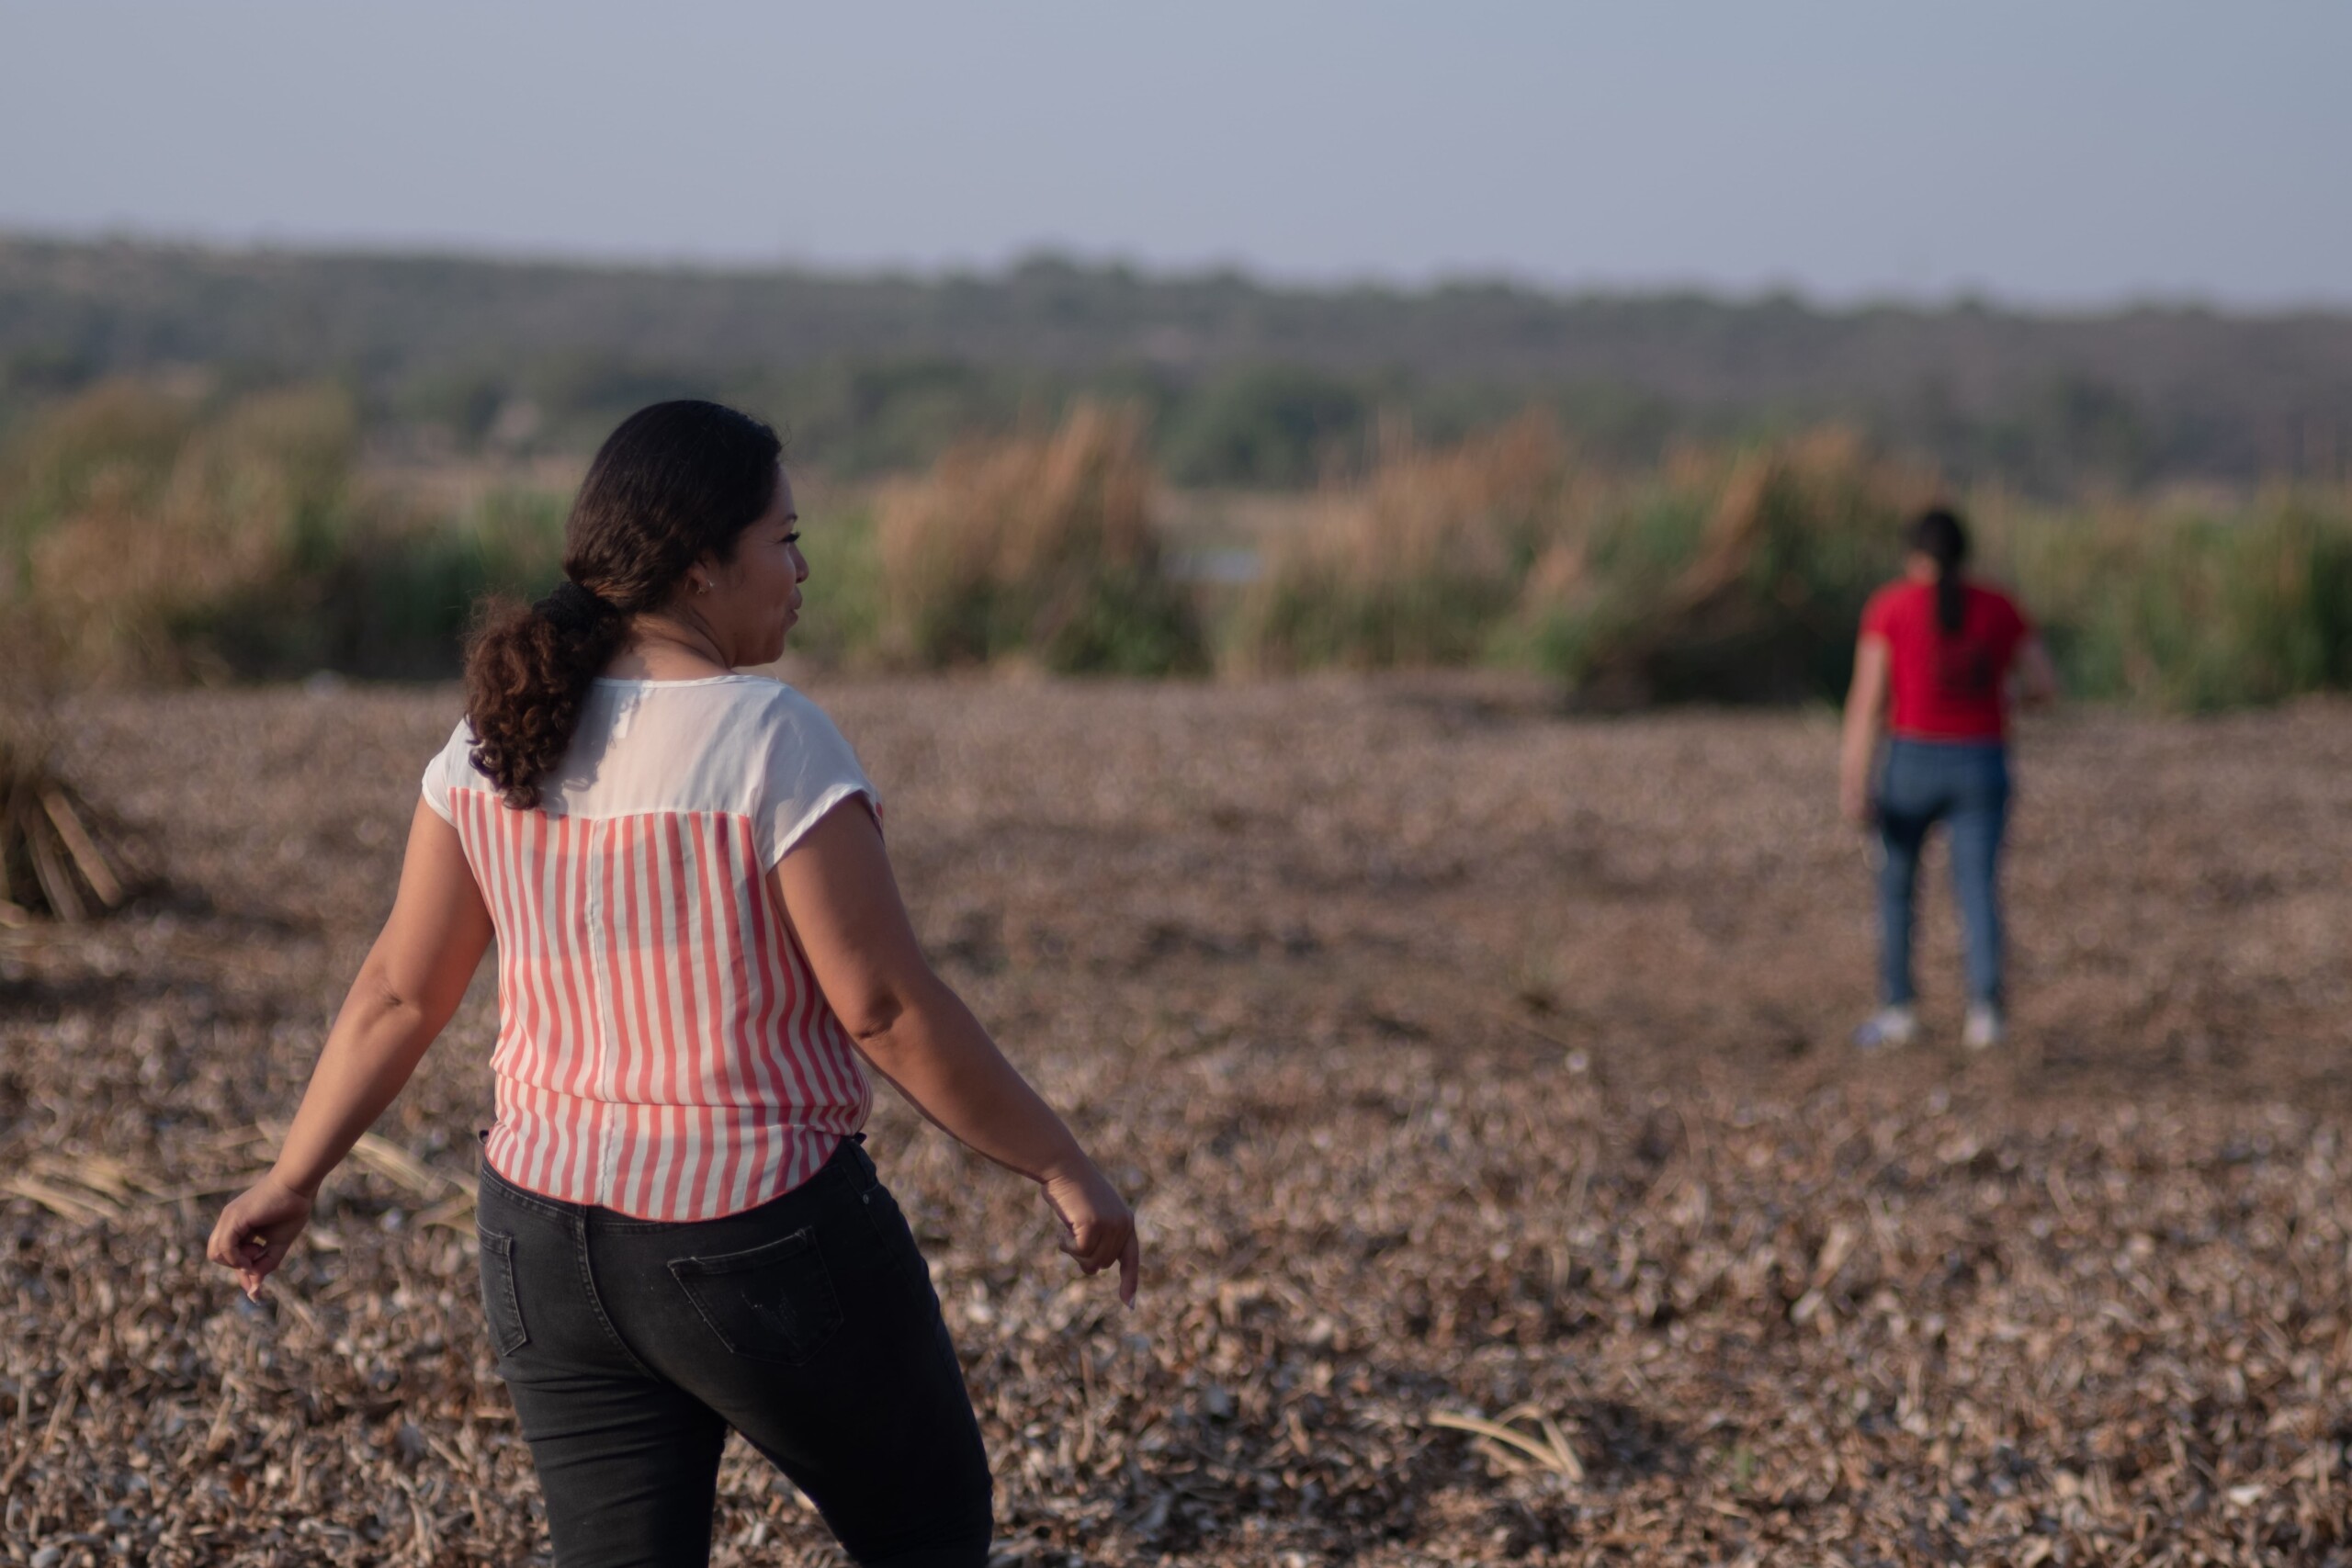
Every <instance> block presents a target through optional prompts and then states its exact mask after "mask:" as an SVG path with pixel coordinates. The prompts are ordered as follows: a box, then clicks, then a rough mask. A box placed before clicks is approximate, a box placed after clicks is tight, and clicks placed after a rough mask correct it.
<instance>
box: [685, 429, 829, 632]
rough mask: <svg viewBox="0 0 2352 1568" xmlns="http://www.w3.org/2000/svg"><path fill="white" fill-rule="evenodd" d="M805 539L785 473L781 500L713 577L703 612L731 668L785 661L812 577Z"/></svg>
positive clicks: (780, 479)
mask: <svg viewBox="0 0 2352 1568" xmlns="http://www.w3.org/2000/svg"><path fill="white" fill-rule="evenodd" d="M799 538H800V513H799V511H798V509H797V507H796V506H795V505H794V503H793V499H792V480H791V479H790V478H789V477H787V476H786V473H785V471H784V470H783V469H782V468H777V469H776V476H775V498H774V499H773V500H772V501H770V502H768V509H767V510H766V511H765V512H763V513H761V514H760V516H759V519H758V520H757V521H756V522H754V523H752V525H751V526H750V527H748V528H746V529H744V530H743V532H742V534H741V536H740V537H739V538H738V540H737V541H736V546H735V558H734V559H733V560H732V561H730V562H729V563H728V565H727V566H726V567H725V568H723V569H721V570H718V571H716V572H714V573H712V581H711V592H710V601H711V602H710V604H708V605H707V606H705V607H704V608H703V613H704V615H705V616H706V617H707V619H708V620H709V621H710V622H711V623H713V625H714V626H715V627H716V628H717V629H718V630H719V631H720V633H721V635H722V636H723V637H724V638H725V640H726V643H727V645H728V650H729V655H730V657H729V660H728V662H729V664H730V665H735V666H739V667H740V666H742V665H750V664H767V663H771V662H773V661H774V660H777V659H779V658H782V657H783V655H784V639H785V637H786V634H788V633H789V632H790V631H791V630H792V627H793V624H794V623H795V622H797V621H798V620H799V619H800V585H801V583H803V582H805V581H808V578H809V560H808V558H807V557H805V556H803V555H802V554H801V553H800V545H799V543H798V541H799Z"/></svg>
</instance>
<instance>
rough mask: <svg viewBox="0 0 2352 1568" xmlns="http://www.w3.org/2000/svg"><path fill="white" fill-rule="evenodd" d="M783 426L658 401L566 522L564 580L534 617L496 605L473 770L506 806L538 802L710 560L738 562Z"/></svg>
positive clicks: (589, 482) (604, 456)
mask: <svg viewBox="0 0 2352 1568" xmlns="http://www.w3.org/2000/svg"><path fill="white" fill-rule="evenodd" d="M783 455H784V446H783V443H782V442H780V441H778V440H777V439H776V434H775V431H773V430H771V429H769V428H768V427H767V426H766V425H764V424H763V423H760V422H759V421H758V420H756V419H753V418H752V417H751V416H750V415H748V414H741V413H737V412H735V411H734V410H733V409H729V408H722V407H720V406H719V405H718V404H717V403H706V402H696V401H692V400H682V401H678V402H670V403H655V404H654V405H653V406H652V407H650V408H646V409H639V411H638V412H635V413H633V414H631V415H629V416H628V418H627V419H625V420H623V421H622V422H621V424H620V428H619V429H617V430H616V431H614V432H613V433H612V434H611V435H609V436H607V437H606V438H605V445H604V446H602V447H601V448H599V449H598V451H597V453H596V460H595V461H594V462H593V463H591V464H590V465H589V466H588V477H587V478H586V479H583V480H582V481H581V485H580V494H579V496H578V497H577V498H576V499H575V500H574V501H573V502H572V503H571V517H570V518H569V519H567V520H566V522H565V523H564V525H563V575H564V581H562V582H561V583H560V584H558V585H557V587H556V590H555V592H552V593H550V594H548V596H547V597H546V598H544V599H542V600H540V601H539V602H538V603H537V604H533V605H531V606H529V607H528V608H527V609H526V608H525V607H524V606H522V605H520V604H515V602H514V601H512V600H506V601H503V602H502V601H492V603H491V604H488V605H487V606H486V608H485V610H484V613H483V616H482V621H481V629H480V630H479V631H477V632H476V633H475V634H474V637H473V642H472V646H471V647H470V648H469V649H468V650H467V654H466V718H467V720H468V721H469V723H470V724H471V725H472V727H473V732H474V749H473V752H472V757H473V763H474V766H476V767H477V768H480V769H481V771H482V772H483V773H486V774H488V775H489V776H490V778H491V779H492V781H494V782H495V783H496V784H497V785H498V789H499V793H500V795H502V796H503V798H504V800H505V802H506V804H507V805H508V806H510V807H514V808H515V809H516V810H518V811H527V810H530V809H532V808H533V807H537V805H538V804H539V781H540V780H542V779H544V778H545V777H546V776H547V775H548V773H549V772H551V771H552V770H553V769H554V768H555V766H556V765H557V764H558V763H559V762H560V761H563V754H564V752H565V751H567V750H570V749H571V737H572V732H573V731H574V730H575V729H577V728H579V726H580V705H581V703H582V701H583V700H584V699H585V698H586V697H587V694H588V687H589V683H590V682H593V681H594V680H595V678H596V676H597V675H598V673H599V672H601V671H603V670H604V668H605V666H606V665H607V664H609V663H611V662H612V660H613V656H614V655H615V654H616V653H618V652H619V651H620V649H621V646H622V644H623V643H624V642H626V641H627V640H628V627H629V617H631V616H632V615H639V614H642V613H644V612H647V611H650V610H658V609H660V608H661V607H662V605H663V604H667V603H668V602H669V599H670V596H671V595H672V594H673V592H676V590H677V586H678V583H679V581H681V580H682V579H683V578H684V576H685V574H686V569H687V568H688V567H690V566H692V565H693V564H694V563H695V561H697V560H699V559H701V558H703V557H704V556H706V555H707V556H711V557H715V558H717V559H718V560H720V561H722V562H723V561H729V560H732V559H733V558H734V556H735V547H736V544H737V542H738V541H739V540H740V539H741V537H742V533H743V530H744V529H745V528H747V527H749V526H750V525H752V523H753V522H755V521H757V520H758V518H759V516H760V514H761V513H763V512H765V511H766V510H767V509H768V505H769V503H770V502H773V501H774V500H775V485H776V472H777V469H776V465H777V463H778V461H779V460H780V459H781V458H782V457H783Z"/></svg>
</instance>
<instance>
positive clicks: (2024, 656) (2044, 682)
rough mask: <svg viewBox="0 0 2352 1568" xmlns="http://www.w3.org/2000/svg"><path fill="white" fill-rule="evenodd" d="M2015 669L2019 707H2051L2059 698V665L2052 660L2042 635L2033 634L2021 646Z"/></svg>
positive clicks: (2019, 645)
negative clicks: (2035, 635)
mask: <svg viewBox="0 0 2352 1568" xmlns="http://www.w3.org/2000/svg"><path fill="white" fill-rule="evenodd" d="M2014 668H2015V671H2016V674H2015V680H2016V682H2017V694H2018V705H2019V706H2021V707H2030V708H2040V707H2048V706H2049V705H2051V704H2052V703H2054V702H2056V701H2057V700H2058V698H2059V695H2060V686H2059V682H2058V666H2057V665H2055V664H2053V663H2052V662H2051V660H2050V649H2049V648H2048V646H2047V645H2045V644H2044V643H2043V642H2042V640H2041V638H2040V637H2028V638H2026V639H2025V641H2023V642H2021V643H2019V644H2018V657H2017V663H2016V665H2015V666H2014Z"/></svg>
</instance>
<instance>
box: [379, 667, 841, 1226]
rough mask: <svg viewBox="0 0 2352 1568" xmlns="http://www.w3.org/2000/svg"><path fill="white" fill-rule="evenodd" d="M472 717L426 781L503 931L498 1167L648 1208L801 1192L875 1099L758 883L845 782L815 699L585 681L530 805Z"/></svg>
mask: <svg viewBox="0 0 2352 1568" xmlns="http://www.w3.org/2000/svg"><path fill="white" fill-rule="evenodd" d="M472 744H473V734H472V731H471V729H470V728H469V727H468V726H467V725H465V724H464V723H462V722H460V723H459V724H458V728H457V730H456V732H455V733H453V734H452V735H451V736H450V738H449V743H448V745H447V746H446V747H445V748H443V750H442V751H441V754H440V755H439V756H437V757H435V759H434V760H433V761H432V763H431V764H430V765H429V766H428V767H427V768H426V769H425V773H424V798H425V802H426V804H427V805H429V806H431V807H433V809H434V810H435V811H437V812H439V813H440V814H441V815H442V816H443V817H445V818H447V819H448V820H449V822H450V823H451V825H452V826H454V827H455V828H456V829H458V839H459V840H460V841H461V842H462V843H463V844H464V846H465V852H466V860H467V863H469V865H470V866H471V867H472V868H473V874H474V878H475V880H476V881H477V882H479V883H480V884H481V891H482V897H483V900H484V901H485V902H486V903H487V904H488V905H489V907H490V913H491V919H492V922H493V923H494V924H495V926H496V928H497V933H498V1012H499V1027H498V1043H497V1047H496V1050H495V1051H494V1053H493V1054H492V1059H491V1065H492V1073H493V1075H494V1077H495V1078H496V1080H497V1108H498V1117H497V1124H496V1125H495V1126H494V1127H493V1128H492V1131H491V1134H490V1139H489V1147H488V1157H489V1160H490V1163H491V1167H492V1169H494V1170H496V1171H497V1172H498V1174H499V1175H500V1176H502V1177H503V1178H505V1179H507V1180H509V1181H511V1182H513V1183H515V1185H516V1186H518V1187H521V1188H524V1189H526V1190H529V1191H533V1192H538V1193H542V1194H545V1195H546V1196H548V1197H550V1198H559V1199H562V1200H565V1201H570V1202H574V1203H593V1204H596V1205H599V1206H601V1207H604V1208H607V1209H613V1210H617V1211H618V1212H620V1213H624V1214H629V1215H633V1216H635V1217H637V1218H640V1219H651V1220H706V1219H715V1218H718V1216H721V1215H725V1214H731V1213H738V1212H740V1211H741V1210H744V1209H748V1208H752V1207H753V1206H755V1205H757V1204H760V1203H763V1202H766V1201H769V1200H770V1199H772V1198H775V1197H777V1196H778V1195H780V1194H782V1193H785V1192H788V1191H790V1190H792V1189H793V1188H795V1187H797V1186H798V1185H799V1184H800V1183H801V1182H803V1181H805V1180H807V1179H809V1177H811V1176H813V1175H815V1174H816V1173H817V1170H818V1168H820V1167H821V1166H822V1165H823V1164H824V1163H825V1161H826V1160H827V1159H828V1158H829V1157H831V1155H832V1152H833V1150H834V1147H835V1146H836V1145H838V1144H839V1143H840V1142H841V1140H842V1138H844V1137H846V1136H847V1135H848V1134H852V1133H854V1132H856V1131H857V1130H858V1128H859V1127H861V1126H863V1125H864V1124H865V1115H866V1111H868V1109H869V1108H870V1107H871V1106H872V1104H873V1098H874V1096H873V1089H872V1088H871V1086H870V1085H869V1084H868V1083H867V1081H866V1077H865V1070H864V1068H863V1067H862V1066H861V1065H860V1063H859V1061H858V1057H857V1053H856V1051H855V1049H854V1047H853V1046H852V1044H851V1043H850V1038H849V1033H848V1032H847V1031H846V1030H845V1029H843V1028H842V1023H841V1021H840V1020H839V1019H838V1018H836V1017H835V1016H834V1015H833V1010H832V1009H831V1007H830V1006H828V1005H827V1003H826V1001H825V998H824V993H823V992H822V991H820V989H819V988H818V986H817V983H816V980H815V978H814V976H812V975H811V974H810V973H809V963H808V959H807V957H806V956H805V955H804V954H803V953H802V952H801V951H800V944H799V942H798V940H797V938H795V936H794V935H793V933H792V930H791V928H790V926H789V925H788V924H787V923H786V920H785V919H784V911H783V909H782V908H781V906H780V905H779V904H778V903H777V901H776V897H775V891H774V889H773V886H772V885H771V883H770V881H769V878H768V872H769V871H770V870H771V869H773V868H774V866H775V863H776V862H778V861H779V860H782V859H783V858H784V856H785V854H786V852H787V851H789V850H790V849H791V848H792V846H793V844H794V843H795V842H796V841H797V840H798V839H799V838H800V837H801V835H802V834H804V833H806V832H807V831H808V830H809V829H810V828H811V827H813V826H815V825H816V823H817V821H818V820H819V819H820V818H822V817H823V816H824V815H825V814H826V813H827V812H828V811H831V809H832V808H833V807H836V806H838V805H840V804H841V803H842V801H844V800H846V799H848V798H849V797H850V796H852V795H864V796H865V798H866V800H867V801H868V803H869V804H871V805H873V806H874V807H875V809H876V811H877V812H878V810H879V804H878V801H877V800H876V796H875V794H874V787H873V785H872V784H869V783H868V782H867V781H866V778H865V772H864V771H863V770H862V769H861V768H860V767H859V766H858V762H857V757H856V754H855V753H854V752H853V751H852V750H850V747H849V743H848V742H847V741H846V740H844V739H842V734H841V732H840V731H839V730H838V729H836V728H834V727H833V725H832V722H831V720H830V719H828V718H827V717H826V716H825V715H824V713H823V712H822V711H821V710H820V709H819V708H818V707H817V705H815V704H814V703H811V702H810V701H809V699H808V698H806V697H804V696H802V695H801V694H799V693H797V692H796V691H794V690H792V689H791V688H790V687H788V686H784V685H780V684H778V683H777V682H774V681H771V680H768V679H766V678H764V677H762V676H755V675H722V676H714V677H712V678H710V679H708V680H703V681H613V680H600V681H598V682H596V683H595V686H594V689H593V692H592V694H591V695H590V697H589V699H588V700H587V702H586V703H585V704H584V705H583V708H582V717H581V725H580V729H579V731H578V733H577V735H576V736H575V738H574V739H573V741H572V744H571V750H570V752H569V753H568V755H567V756H566V758H565V760H564V761H563V763H562V765H561V766H560V768H559V769H558V770H557V771H556V773H554V774H553V775H552V776H550V777H549V778H548V780H546V781H545V784H544V785H543V789H542V796H543V798H542V804H541V806H540V807H539V808H538V809H537V810H531V811H515V810H510V809H509V808H508V807H506V806H505V805H504V804H503V803H502V802H501V800H500V799H499V795H498V790H497V786H496V785H495V784H492V782H491V781H490V780H489V779H488V778H487V777H486V776H484V775H483V774H482V773H481V772H480V770H478V769H476V768H475V767H474V765H473V762H472V761H471V759H470V757H469V751H470V750H471V748H472Z"/></svg>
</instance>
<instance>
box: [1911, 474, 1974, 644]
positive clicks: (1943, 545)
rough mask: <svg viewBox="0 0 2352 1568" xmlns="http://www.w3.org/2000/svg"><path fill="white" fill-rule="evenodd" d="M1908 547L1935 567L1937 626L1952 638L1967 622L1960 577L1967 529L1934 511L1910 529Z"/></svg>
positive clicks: (1945, 511)
mask: <svg viewBox="0 0 2352 1568" xmlns="http://www.w3.org/2000/svg"><path fill="white" fill-rule="evenodd" d="M1911 547H1912V548H1913V549H1914V550H1917V552H1918V553H1919V554H1921V555H1923V556H1925V557H1927V558H1928V559H1929V560H1931V561H1933V562H1935V563H1936V626H1938V627H1939V629H1940V630H1941V631H1942V632H1943V634H1944V635H1945V636H1946V637H1951V636H1952V635H1954V634H1955V633H1957V632H1958V631H1959V630H1960V628H1961V627H1962V626H1963V625H1964V624H1966V621H1967V619H1968V591H1967V588H1966V585H1965V584H1964V583H1963V582H1962V579H1961V574H1960V568H1961V563H1962V562H1963V561H1965V560H1966V559H1967V558H1968V529H1967V527H1966V526H1965V525H1963V524H1962V522H1961V520H1960V517H1959V515H1958V513H1953V512H1951V511H1950V510H1948V509H1946V508H1944V507H1941V506H1939V507H1935V508H1933V509H1931V510H1929V511H1927V512H1923V513H1920V514H1919V517H1918V520H1917V521H1916V522H1914V523H1913V524H1912V525H1911Z"/></svg>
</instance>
